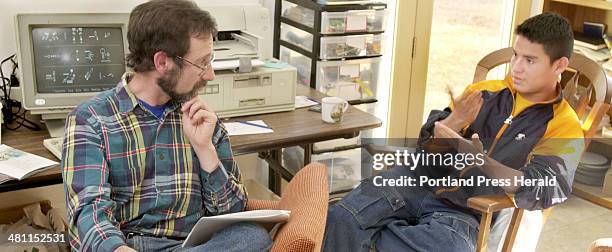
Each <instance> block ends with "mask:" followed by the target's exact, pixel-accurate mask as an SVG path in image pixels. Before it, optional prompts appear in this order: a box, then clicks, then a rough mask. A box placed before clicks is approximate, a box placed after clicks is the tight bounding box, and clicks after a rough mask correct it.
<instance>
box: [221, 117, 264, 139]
mask: <svg viewBox="0 0 612 252" xmlns="http://www.w3.org/2000/svg"><path fill="white" fill-rule="evenodd" d="M247 122H248V123H251V124H257V125H261V126H263V127H257V126H254V125H249V124H245V123H242V122H228V123H224V124H225V129H226V130H227V134H228V135H230V136H240V135H251V134H265V133H273V132H274V130H272V129H270V128H264V127H268V125H267V124H266V123H265V122H264V121H263V120H255V121H247Z"/></svg>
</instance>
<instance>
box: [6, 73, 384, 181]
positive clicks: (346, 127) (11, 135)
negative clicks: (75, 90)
mask: <svg viewBox="0 0 612 252" xmlns="http://www.w3.org/2000/svg"><path fill="white" fill-rule="evenodd" d="M297 94H298V95H306V96H308V97H311V98H314V99H316V100H319V101H320V100H321V98H323V97H325V95H324V94H322V93H320V92H317V91H316V90H314V89H311V88H308V87H306V86H304V85H298V89H297ZM234 120H264V121H265V122H266V123H267V124H268V125H269V126H270V127H272V129H273V130H274V133H272V134H258V135H244V136H232V137H230V141H231V144H232V150H233V152H234V154H235V155H242V154H248V153H254V152H259V151H264V150H269V149H277V148H282V147H288V146H297V145H303V144H309V143H315V142H319V141H324V140H330V139H336V138H343V137H353V136H355V135H356V134H358V133H359V132H360V131H362V130H366V129H372V128H376V127H380V126H381V125H382V122H381V121H380V119H378V118H376V117H375V116H373V115H371V114H369V113H366V112H363V111H361V110H359V109H357V108H355V107H352V106H351V107H349V109H348V110H347V111H346V113H345V115H344V118H343V121H342V122H341V123H339V124H328V123H325V122H323V121H322V120H321V114H320V113H316V112H312V111H308V109H307V108H300V109H296V110H294V111H288V112H278V113H272V114H262V115H253V116H244V117H237V118H231V119H229V120H224V121H227V122H231V121H234ZM46 138H49V133H48V132H47V130H46V129H43V130H41V131H31V130H29V129H26V128H23V127H22V128H20V129H19V130H17V131H10V130H6V129H5V130H2V143H3V144H6V145H9V146H11V147H13V148H16V149H20V150H23V151H27V152H30V153H34V154H36V155H40V156H43V157H46V158H49V159H51V160H55V161H58V162H59V160H58V159H57V158H56V157H55V156H54V155H53V154H51V152H49V151H48V150H47V149H46V148H45V147H44V146H43V145H42V141H43V140H44V139H46ZM59 183H62V177H61V172H60V170H59V166H57V167H53V168H50V169H48V170H46V171H43V172H40V173H37V174H35V175H33V176H31V177H28V178H26V179H24V180H21V181H10V182H6V183H3V184H0V192H5V191H13V190H18V189H24V188H31V187H38V186H46V185H52V184H59Z"/></svg>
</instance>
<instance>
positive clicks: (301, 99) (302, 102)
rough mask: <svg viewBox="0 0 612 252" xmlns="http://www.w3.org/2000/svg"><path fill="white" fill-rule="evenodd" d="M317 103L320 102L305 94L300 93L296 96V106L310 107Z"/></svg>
mask: <svg viewBox="0 0 612 252" xmlns="http://www.w3.org/2000/svg"><path fill="white" fill-rule="evenodd" d="M317 104H319V102H317V101H315V100H313V99H312V98H308V97H306V96H303V95H298V96H296V97H295V108H304V107H310V106H314V105H317Z"/></svg>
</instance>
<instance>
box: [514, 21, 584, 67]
mask: <svg viewBox="0 0 612 252" xmlns="http://www.w3.org/2000/svg"><path fill="white" fill-rule="evenodd" d="M515 33H516V35H521V36H523V37H525V38H527V39H528V40H529V41H531V42H534V43H538V44H542V45H543V46H544V51H545V52H546V54H547V55H548V56H549V57H550V63H551V64H552V62H554V61H555V60H558V59H560V58H561V57H567V58H568V59H569V58H570V57H571V56H572V50H573V48H574V33H573V32H572V27H571V26H570V24H569V22H568V21H567V19H565V18H564V17H563V16H561V15H559V14H556V13H552V12H546V13H542V14H540V15H537V16H533V17H531V18H529V19H527V20H525V22H523V23H522V24H520V25H519V26H517V27H516V30H515Z"/></svg>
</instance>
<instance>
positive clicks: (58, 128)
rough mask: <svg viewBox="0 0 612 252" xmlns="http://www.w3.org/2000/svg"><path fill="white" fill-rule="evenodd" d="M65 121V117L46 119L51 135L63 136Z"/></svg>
mask: <svg viewBox="0 0 612 252" xmlns="http://www.w3.org/2000/svg"><path fill="white" fill-rule="evenodd" d="M65 122H66V120H65V119H45V125H47V130H48V131H49V135H51V137H63V136H64V126H65V125H66V124H65Z"/></svg>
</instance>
